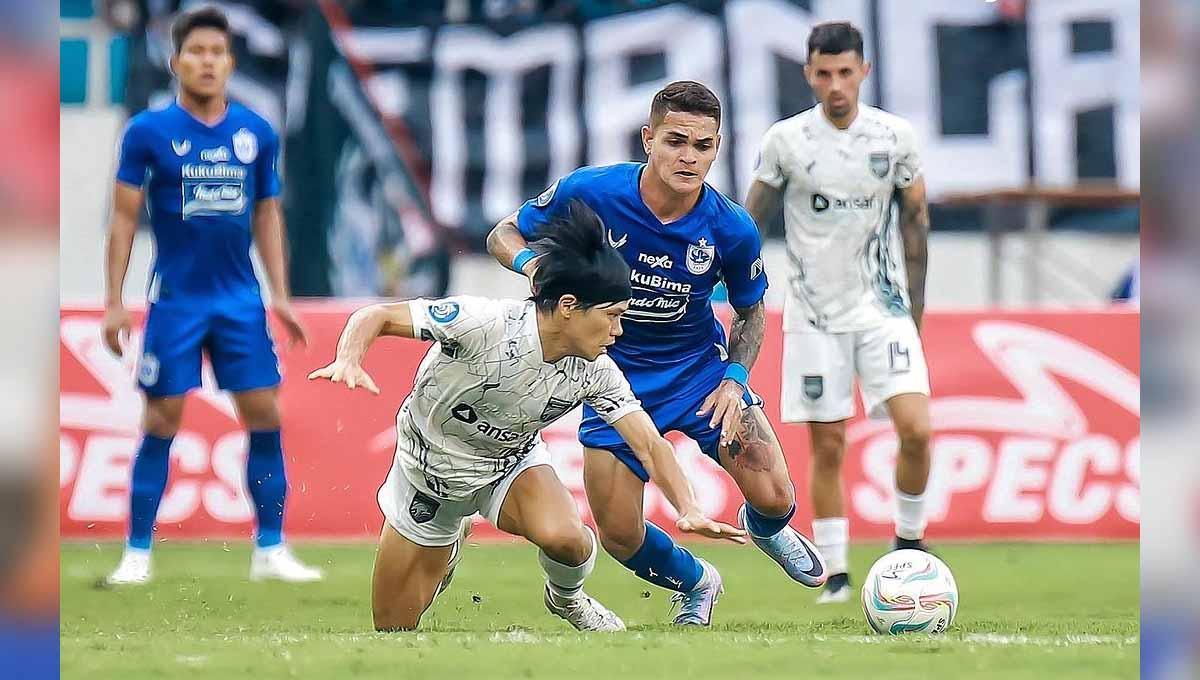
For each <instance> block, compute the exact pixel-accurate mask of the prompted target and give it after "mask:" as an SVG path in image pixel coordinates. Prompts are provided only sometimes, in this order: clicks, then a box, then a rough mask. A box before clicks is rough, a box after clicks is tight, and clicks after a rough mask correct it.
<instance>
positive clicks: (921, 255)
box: [900, 182, 929, 328]
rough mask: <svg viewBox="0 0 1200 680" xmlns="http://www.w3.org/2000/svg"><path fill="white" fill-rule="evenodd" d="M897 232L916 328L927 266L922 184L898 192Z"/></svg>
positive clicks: (926, 211) (921, 311)
mask: <svg viewBox="0 0 1200 680" xmlns="http://www.w3.org/2000/svg"><path fill="white" fill-rule="evenodd" d="M900 196H901V212H900V233H901V234H902V235H903V237H904V265H905V268H906V269H907V272H908V297H909V300H910V301H911V302H912V317H913V321H914V322H916V324H917V328H920V327H921V316H922V315H923V314H924V312H925V270H926V266H927V264H928V257H929V255H928V242H929V203H928V202H927V201H926V200H925V185H924V183H923V182H921V184H920V186H918V185H913V187H912V188H911V190H909V191H907V192H904V193H901V195H900Z"/></svg>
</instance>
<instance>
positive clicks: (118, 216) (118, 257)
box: [103, 182, 144, 356]
mask: <svg viewBox="0 0 1200 680" xmlns="http://www.w3.org/2000/svg"><path fill="white" fill-rule="evenodd" d="M115 185H116V186H115V188H114V189H113V211H112V218H111V219H110V220H109V223H108V246H107V249H106V252H105V256H104V325H103V329H104V344H105V345H106V346H107V347H108V349H109V351H111V352H112V353H113V354H115V355H117V356H121V353H122V352H121V337H122V336H128V335H129V331H130V329H131V328H132V326H133V324H132V322H131V321H130V320H129V312H128V311H127V310H126V309H125V300H124V296H123V295H122V289H123V288H124V287H125V274H126V272H128V270H129V254H130V253H131V252H132V250H133V237H134V234H136V233H137V225H138V211H140V210H141V209H142V199H143V198H144V195H143V193H142V190H141V189H140V188H139V187H135V186H132V185H129V184H125V183H124V182H116V183H115Z"/></svg>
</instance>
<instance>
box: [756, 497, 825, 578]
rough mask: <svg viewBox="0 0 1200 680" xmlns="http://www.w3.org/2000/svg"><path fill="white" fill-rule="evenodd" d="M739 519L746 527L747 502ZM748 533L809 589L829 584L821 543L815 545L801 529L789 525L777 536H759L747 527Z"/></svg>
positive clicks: (785, 571) (785, 570)
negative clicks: (818, 546)
mask: <svg viewBox="0 0 1200 680" xmlns="http://www.w3.org/2000/svg"><path fill="white" fill-rule="evenodd" d="M738 521H739V522H741V524H742V526H743V527H746V505H745V504H744V503H743V504H742V507H741V508H740V509H738ZM746 533H748V534H750V538H751V539H753V541H754V545H757V546H758V548H759V550H762V551H763V552H764V553H766V554H767V556H768V557H770V558H771V559H773V560H775V562H776V564H778V565H779V566H780V567H783V571H784V573H786V574H787V575H788V576H789V577H791V579H792V580H793V581H796V582H797V583H799V584H801V585H803V586H806V587H808V588H820V587H821V586H822V585H824V584H825V579H826V578H828V577H829V571H828V569H826V568H825V558H824V557H821V552H820V551H819V550H817V546H815V545H813V543H812V542H811V541H809V540H808V539H807V538H805V537H804V535H803V534H801V533H800V532H799V531H796V530H795V529H793V528H791V527H789V526H785V527H784V528H782V529H780V530H779V533H777V534H775V535H774V536H769V537H767V538H762V537H759V536H755V535H754V534H753V533H751V532H750V530H749V528H748V527H746Z"/></svg>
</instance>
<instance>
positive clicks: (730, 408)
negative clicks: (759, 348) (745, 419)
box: [696, 380, 746, 446]
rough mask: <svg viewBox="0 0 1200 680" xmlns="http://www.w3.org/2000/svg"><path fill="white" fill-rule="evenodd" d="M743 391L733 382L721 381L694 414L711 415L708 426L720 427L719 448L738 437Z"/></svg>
mask: <svg viewBox="0 0 1200 680" xmlns="http://www.w3.org/2000/svg"><path fill="white" fill-rule="evenodd" d="M745 389H746V388H744V387H742V386H741V385H739V384H738V383H737V382H736V381H734V380H722V381H721V384H720V385H718V386H717V389H715V390H713V392H712V394H710V395H708V398H707V399H705V400H704V403H703V404H701V406H700V410H699V411H697V412H696V415H698V416H706V415H708V414H709V413H712V417H711V418H709V419H708V426H709V427H716V426H717V425H720V426H721V446H726V445H728V444H729V442H731V441H733V440H734V439H735V438H736V437H737V435H738V429H739V427H740V425H741V415H742V393H743V392H744V391H745Z"/></svg>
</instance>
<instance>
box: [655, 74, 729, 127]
mask: <svg viewBox="0 0 1200 680" xmlns="http://www.w3.org/2000/svg"><path fill="white" fill-rule="evenodd" d="M669 111H675V112H678V113H696V114H699V115H701V116H708V117H709V118H712V119H713V120H715V121H717V128H718V129H719V128H720V127H721V100H720V99H717V95H715V94H713V91H712V90H710V89H708V88H707V87H705V86H704V85H701V84H700V83H697V82H696V81H694V80H676V81H675V82H673V83H671V84H669V85H667V86H666V87H664V88H663V89H661V90H659V91H658V94H655V95H654V101H652V102H651V103H650V127H654V126H656V125H658V124H659V123H661V122H662V120H663V118H666V116H667V112H669Z"/></svg>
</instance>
